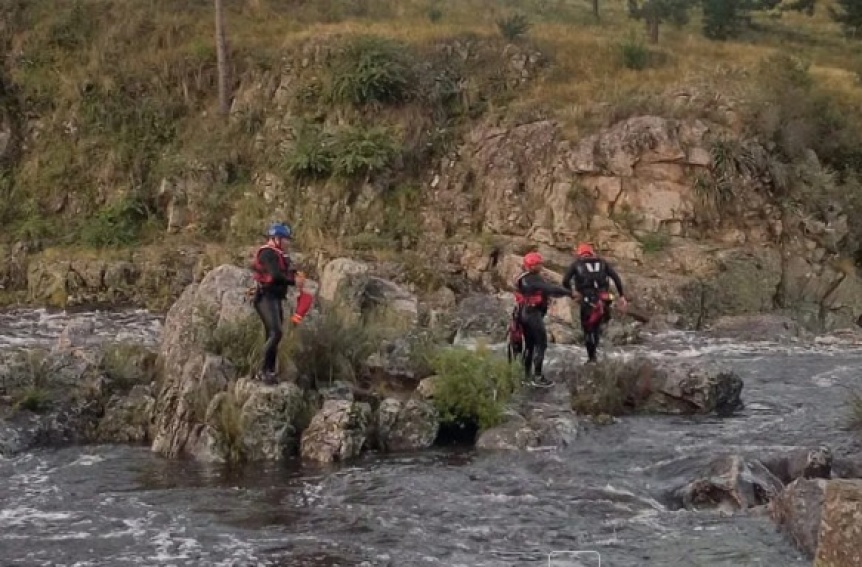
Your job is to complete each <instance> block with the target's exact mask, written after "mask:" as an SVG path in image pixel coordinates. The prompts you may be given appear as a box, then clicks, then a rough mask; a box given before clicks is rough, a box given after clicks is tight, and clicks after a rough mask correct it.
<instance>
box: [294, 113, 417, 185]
mask: <svg viewBox="0 0 862 567" xmlns="http://www.w3.org/2000/svg"><path fill="white" fill-rule="evenodd" d="M399 153H400V148H399V144H398V142H397V141H396V139H395V138H394V136H393V135H392V133H391V132H390V131H389V130H388V129H387V128H384V127H381V126H373V127H370V128H365V127H362V126H347V127H344V128H341V129H339V130H337V131H336V132H334V133H333V134H329V133H326V132H324V131H323V130H322V128H320V127H319V126H304V127H303V128H301V129H300V130H299V134H298V136H297V140H296V145H295V146H294V148H293V151H292V152H291V153H290V154H289V155H288V157H287V160H286V163H285V167H286V169H287V171H288V172H289V173H290V174H291V175H292V176H293V177H294V178H295V179H298V180H303V179H326V178H328V177H330V176H331V175H336V176H338V177H340V178H342V179H356V178H359V177H363V176H367V175H373V174H377V173H381V172H383V171H385V170H387V169H388V168H389V167H390V166H391V165H392V164H393V162H394V160H395V159H396V158H397V157H398V155H399Z"/></svg>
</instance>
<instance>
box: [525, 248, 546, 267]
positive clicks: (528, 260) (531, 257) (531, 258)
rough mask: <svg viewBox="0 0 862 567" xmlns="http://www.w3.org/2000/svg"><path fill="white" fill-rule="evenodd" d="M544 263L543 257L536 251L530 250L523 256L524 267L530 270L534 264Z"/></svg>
mask: <svg viewBox="0 0 862 567" xmlns="http://www.w3.org/2000/svg"><path fill="white" fill-rule="evenodd" d="M544 263H545V259H544V258H542V255H541V254H539V253H538V252H530V253H529V254H527V255H526V256H524V269H527V270H532V269H533V268H535V267H536V266H541V265H542V264H544Z"/></svg>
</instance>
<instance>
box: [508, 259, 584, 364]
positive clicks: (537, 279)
mask: <svg viewBox="0 0 862 567" xmlns="http://www.w3.org/2000/svg"><path fill="white" fill-rule="evenodd" d="M517 287H518V291H519V292H520V293H521V294H522V295H523V296H524V297H527V298H529V297H532V296H535V295H537V294H541V296H542V299H541V302H540V303H539V304H538V305H522V306H521V307H520V309H519V321H520V323H521V328H522V329H523V331H524V375H525V376H526V377H527V378H528V379H529V378H530V374H531V371H532V370H535V376H536V377H539V376H542V364H543V363H544V360H545V350H546V349H547V348H548V331H547V330H546V329H545V315H546V314H547V312H548V300H549V298H551V297H566V296H569V295H571V291H570V290H567V289H565V288H563V287H560V286H558V285H554V284H552V283H548V282H546V281H545V280H544V279H543V278H542V276H540V275H539V274H533V273H527V274H525V275H523V276H521V277H520V278H519V279H518V286H517Z"/></svg>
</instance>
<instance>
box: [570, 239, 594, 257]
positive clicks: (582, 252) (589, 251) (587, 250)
mask: <svg viewBox="0 0 862 567" xmlns="http://www.w3.org/2000/svg"><path fill="white" fill-rule="evenodd" d="M575 254H577V255H578V256H595V255H596V251H595V250H593V246H592V245H591V244H587V243H586V242H581V243H580V244H578V247H577V248H575Z"/></svg>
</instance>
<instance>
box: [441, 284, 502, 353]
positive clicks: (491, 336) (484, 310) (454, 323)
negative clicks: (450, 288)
mask: <svg viewBox="0 0 862 567" xmlns="http://www.w3.org/2000/svg"><path fill="white" fill-rule="evenodd" d="M513 307H514V301H512V300H511V299H506V298H503V297H500V296H496V295H483V294H476V295H468V296H467V297H465V298H464V299H462V300H461V301H460V303H458V307H457V308H456V309H455V312H454V313H453V314H452V319H451V323H450V324H451V331H452V335H454V337H455V339H454V343H455V344H456V345H458V344H469V343H473V342H476V341H485V342H487V343H499V342H501V341H504V340H505V339H506V329H507V328H508V325H509V320H510V318H511V316H512V308H513Z"/></svg>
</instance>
